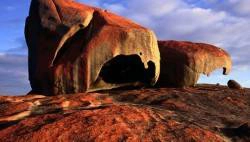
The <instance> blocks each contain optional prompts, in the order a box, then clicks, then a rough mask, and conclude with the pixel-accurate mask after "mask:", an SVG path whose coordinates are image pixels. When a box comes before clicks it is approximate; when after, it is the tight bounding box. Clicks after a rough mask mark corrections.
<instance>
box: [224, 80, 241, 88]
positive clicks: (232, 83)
mask: <svg viewBox="0 0 250 142" xmlns="http://www.w3.org/2000/svg"><path fill="white" fill-rule="evenodd" d="M227 86H228V88H230V89H242V86H241V85H240V84H239V83H238V82H237V81H235V80H229V81H228V82H227Z"/></svg>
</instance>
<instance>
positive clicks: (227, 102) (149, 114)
mask: <svg viewBox="0 0 250 142" xmlns="http://www.w3.org/2000/svg"><path fill="white" fill-rule="evenodd" d="M249 100H250V90H249V89H243V90H242V91H241V94H239V91H238V90H231V89H228V87H227V86H216V85H197V86H196V87H194V88H193V87H186V88H185V89H181V88H176V89H171V88H157V89H136V90H126V91H124V90H112V91H108V92H107V93H106V92H102V93H88V94H85V93H84V94H74V95H58V96H47V97H46V96H40V95H35V94H31V95H28V96H22V97H10V96H9V97H7V96H6V97H1V96H0V142H16V141H17V142H34V141H39V142H45V141H53V142H57V141H61V142H64V141H65V142H68V141H109V142H117V141H149V142H155V141H161V142H166V141H173V142H182V141H183V142H186V141H193V142H200V141H212V142H220V141H230V140H232V141H249V140H250V135H249V130H250V128H249V125H246V123H247V122H249V116H250V111H249V110H250V102H249ZM243 124H245V125H243Z"/></svg>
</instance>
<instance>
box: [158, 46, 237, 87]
mask: <svg viewBox="0 0 250 142" xmlns="http://www.w3.org/2000/svg"><path fill="white" fill-rule="evenodd" d="M158 45H159V49H160V53H161V71H160V77H159V81H158V83H157V84H158V85H159V86H172V87H185V86H194V85H195V84H196V83H197V81H198V79H199V76H200V74H205V75H209V74H210V73H211V72H212V71H213V70H215V69H219V68H223V74H224V75H226V74H228V73H229V72H230V70H231V66H232V61H231V58H230V55H229V54H228V53H227V52H226V51H224V50H223V49H221V48H219V47H216V46H213V45H209V44H204V43H192V42H185V41H159V42H158Z"/></svg>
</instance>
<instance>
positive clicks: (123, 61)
mask: <svg viewBox="0 0 250 142" xmlns="http://www.w3.org/2000/svg"><path fill="white" fill-rule="evenodd" d="M154 75H155V64H154V63H153V62H151V61H149V62H148V68H147V69H145V67H144V64H143V62H142V61H141V58H140V57H139V56H138V55H128V56H126V55H119V56H116V57H115V58H113V59H111V60H110V61H108V62H107V63H105V64H104V66H103V67H102V69H101V72H100V77H101V78H102V79H103V80H104V81H105V82H107V83H116V84H122V83H131V82H136V81H139V82H143V83H150V82H151V81H152V79H153V77H154Z"/></svg>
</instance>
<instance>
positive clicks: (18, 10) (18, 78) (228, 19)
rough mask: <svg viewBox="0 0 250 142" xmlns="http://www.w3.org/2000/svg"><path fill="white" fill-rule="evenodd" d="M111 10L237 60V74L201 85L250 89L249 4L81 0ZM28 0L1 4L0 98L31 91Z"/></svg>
mask: <svg viewBox="0 0 250 142" xmlns="http://www.w3.org/2000/svg"><path fill="white" fill-rule="evenodd" d="M77 1H79V2H84V3H86V4H90V5H93V6H98V7H101V8H105V9H108V10H110V11H113V12H115V13H118V14H120V15H122V16H125V17H127V18H130V19H132V20H134V21H136V22H137V23H139V24H141V25H143V26H145V27H148V28H151V29H152V30H154V31H155V33H156V34H157V37H158V38H159V39H162V40H164V39H166V40H168V39H174V40H190V41H195V42H206V43H211V44H215V45H218V46H220V47H222V48H223V49H225V50H227V51H228V52H229V53H230V54H231V55H232V59H233V63H234V65H233V71H232V72H231V74H230V75H229V76H223V75H222V71H221V70H218V71H215V72H214V73H212V74H211V76H210V77H206V76H202V77H201V79H200V81H199V82H202V83H221V84H226V82H227V81H228V80H229V79H235V80H237V81H239V82H240V83H241V84H242V85H243V86H245V87H249V88H250V75H249V73H250V60H249V54H250V29H249V25H250V6H249V5H250V0H77ZM29 4H30V1H29V0H1V2H0V17H1V18H0V43H1V45H0V94H6V95H9V94H13V95H20V94H25V93H27V92H28V91H29V90H30V87H29V82H28V72H27V47H26V43H25V40H24V33H23V29H24V24H25V18H26V16H27V15H28V9H29Z"/></svg>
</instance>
